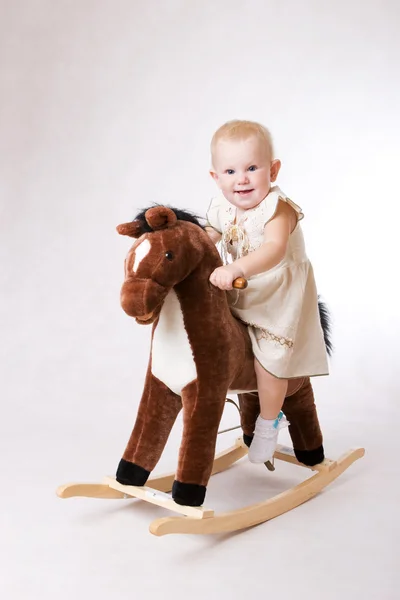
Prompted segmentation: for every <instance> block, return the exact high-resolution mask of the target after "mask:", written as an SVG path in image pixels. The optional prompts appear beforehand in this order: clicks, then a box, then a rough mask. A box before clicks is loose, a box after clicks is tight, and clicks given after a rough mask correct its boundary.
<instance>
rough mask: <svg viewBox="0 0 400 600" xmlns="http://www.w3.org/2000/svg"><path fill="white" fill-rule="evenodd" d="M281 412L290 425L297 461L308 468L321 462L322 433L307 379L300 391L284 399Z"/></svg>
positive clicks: (311, 390) (322, 450)
mask: <svg viewBox="0 0 400 600" xmlns="http://www.w3.org/2000/svg"><path fill="white" fill-rule="evenodd" d="M282 411H283V412H284V413H285V415H286V418H287V419H288V421H289V423H290V425H289V433H290V437H291V438H292V442H293V450H294V453H295V456H296V458H297V460H298V461H299V462H301V463H303V464H305V465H308V466H310V467H312V466H314V465H316V464H318V463H320V462H322V461H323V460H324V447H323V445H322V432H321V428H320V425H319V420H318V415H317V409H316V407H315V401H314V392H313V389H312V385H311V381H310V378H309V377H305V378H304V382H303V385H302V386H301V387H300V389H298V390H297V391H296V392H295V393H294V394H293V395H291V396H288V397H287V398H285V402H284V404H283V407H282Z"/></svg>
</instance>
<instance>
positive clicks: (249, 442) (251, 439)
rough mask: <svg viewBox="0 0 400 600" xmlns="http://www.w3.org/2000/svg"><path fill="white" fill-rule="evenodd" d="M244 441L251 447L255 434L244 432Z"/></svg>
mask: <svg viewBox="0 0 400 600" xmlns="http://www.w3.org/2000/svg"><path fill="white" fill-rule="evenodd" d="M243 441H244V443H245V444H246V446H247V447H248V448H250V444H251V442H252V441H253V436H252V435H246V434H245V433H244V434H243Z"/></svg>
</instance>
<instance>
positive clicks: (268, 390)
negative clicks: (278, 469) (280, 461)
mask: <svg viewBox="0 0 400 600" xmlns="http://www.w3.org/2000/svg"><path fill="white" fill-rule="evenodd" d="M254 366H255V371H256V376H257V387H258V396H259V399H260V416H259V417H258V419H257V422H256V428H255V430H254V438H253V441H252V442H251V445H250V450H249V460H250V461H251V462H254V463H264V462H266V461H267V460H271V459H272V457H273V455H274V452H275V448H276V444H277V440H278V432H279V429H282V427H284V426H286V425H287V422H286V421H285V419H284V418H282V414H281V413H280V410H281V408H282V405H283V402H284V400H285V396H286V392H287V386H288V380H287V379H278V378H277V377H274V375H271V373H268V371H266V370H265V369H264V368H263V367H262V366H261V365H260V363H259V362H258V360H255V361H254Z"/></svg>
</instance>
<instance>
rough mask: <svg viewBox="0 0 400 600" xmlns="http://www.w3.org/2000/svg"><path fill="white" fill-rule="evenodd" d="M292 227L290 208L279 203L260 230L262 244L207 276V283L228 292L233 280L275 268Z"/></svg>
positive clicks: (293, 222) (294, 224) (283, 252)
mask: <svg viewBox="0 0 400 600" xmlns="http://www.w3.org/2000/svg"><path fill="white" fill-rule="evenodd" d="M296 224H297V216H296V212H295V211H294V209H293V208H291V207H290V206H289V205H288V204H287V203H286V202H279V203H278V207H277V210H276V213H275V215H274V217H273V218H272V219H271V220H270V221H268V223H267V224H266V226H265V228H264V243H263V245H262V246H260V248H257V250H254V251H253V252H250V253H249V254H248V255H247V256H244V257H243V258H239V259H238V260H235V262H233V263H232V264H230V265H227V266H225V267H219V268H218V269H215V271H213V273H212V274H211V277H210V281H211V283H213V284H214V285H215V286H217V287H219V288H220V289H222V290H231V289H232V282H233V280H234V279H236V278H237V277H245V278H246V279H247V278H249V277H252V276H253V275H258V273H263V272H264V271H269V269H272V268H273V267H275V266H276V265H277V264H279V263H280V262H281V260H282V259H283V257H284V256H285V253H286V248H287V243H288V240H289V236H290V234H291V232H292V231H293V229H294V228H295V227H296Z"/></svg>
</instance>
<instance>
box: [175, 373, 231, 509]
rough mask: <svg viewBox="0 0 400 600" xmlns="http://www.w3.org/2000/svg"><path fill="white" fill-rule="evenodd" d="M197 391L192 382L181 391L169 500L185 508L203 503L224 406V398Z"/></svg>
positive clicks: (197, 385)
mask: <svg viewBox="0 0 400 600" xmlns="http://www.w3.org/2000/svg"><path fill="white" fill-rule="evenodd" d="M199 387H200V386H199V384H198V381H197V380H196V381H193V382H192V383H190V384H189V385H188V386H186V388H185V389H184V390H183V391H182V404H183V434H182V442H181V447H180V449H179V461H178V469H177V472H176V475H175V481H174V484H173V488H172V497H173V499H174V500H175V502H177V503H178V504H183V505H186V506H201V505H202V504H203V502H204V498H205V495H206V491H207V483H208V480H209V479H210V476H211V471H212V466H213V461H214V455H215V446H216V440H217V433H218V426H219V423H220V421H221V417H222V413H223V410H224V405H225V394H223V395H221V394H220V397H218V395H217V397H216V396H215V394H214V393H213V391H212V390H210V388H209V387H208V386H207V387H206V386H205V388H206V389H205V390H204V392H203V393H202V392H201V391H199Z"/></svg>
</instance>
